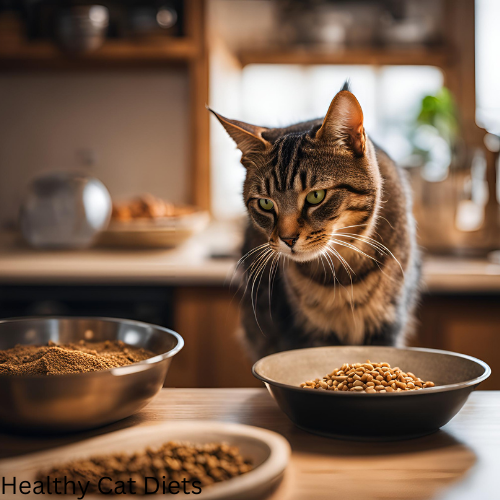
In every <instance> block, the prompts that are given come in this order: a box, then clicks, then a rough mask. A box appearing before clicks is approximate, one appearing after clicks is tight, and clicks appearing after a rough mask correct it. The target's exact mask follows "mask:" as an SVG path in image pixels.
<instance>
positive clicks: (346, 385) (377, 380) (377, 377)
mask: <svg viewBox="0 0 500 500" xmlns="http://www.w3.org/2000/svg"><path fill="white" fill-rule="evenodd" d="M434 385H435V384H434V382H424V381H423V380H422V379H421V378H419V377H417V376H416V375H414V374H413V373H411V372H408V373H405V372H404V371H402V370H401V369H400V368H399V367H395V368H391V365H390V364H389V363H372V362H371V361H370V360H367V361H366V362H365V363H354V364H349V363H344V364H343V365H342V366H341V367H340V368H335V370H333V371H332V373H330V374H328V375H325V376H324V377H323V378H322V379H319V378H317V379H314V380H309V381H307V382H304V383H302V384H300V387H303V388H304V389H324V390H329V391H353V392H366V393H371V394H375V393H384V392H402V391H419V390H421V389H426V388H427V387H434Z"/></svg>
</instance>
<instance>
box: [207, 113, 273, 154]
mask: <svg viewBox="0 0 500 500" xmlns="http://www.w3.org/2000/svg"><path fill="white" fill-rule="evenodd" d="M207 109H208V110H209V111H210V112H211V113H213V114H214V115H215V117H216V118H217V120H219V121H220V122H221V124H222V126H223V127H224V128H225V129H226V132H227V133H228V134H229V135H230V137H231V139H233V141H234V142H235V143H236V146H238V149H239V150H240V151H241V152H242V153H243V156H247V155H249V154H250V153H259V152H262V151H265V150H266V149H267V148H268V147H269V146H270V143H269V142H267V141H266V140H265V139H264V138H263V137H262V132H265V131H266V130H268V129H267V128H264V127H258V126H256V125H250V124H249V123H245V122H240V121H238V120H230V119H229V118H225V117H223V116H221V115H219V114H218V113H216V112H215V111H213V110H212V109H210V108H207Z"/></svg>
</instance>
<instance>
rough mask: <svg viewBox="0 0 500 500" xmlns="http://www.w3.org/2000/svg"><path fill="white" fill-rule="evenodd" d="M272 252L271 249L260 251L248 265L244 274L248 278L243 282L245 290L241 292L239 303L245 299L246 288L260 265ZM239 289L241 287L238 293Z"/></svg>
mask: <svg viewBox="0 0 500 500" xmlns="http://www.w3.org/2000/svg"><path fill="white" fill-rule="evenodd" d="M272 252H273V250H272V249H271V248H264V249H262V250H261V252H260V253H259V254H258V255H257V256H256V257H255V258H254V261H253V262H252V263H251V264H250V266H249V267H248V269H246V270H245V273H244V274H248V276H247V278H246V280H244V281H246V284H245V289H244V290H243V295H242V297H241V301H242V300H243V298H244V297H245V295H246V293H247V290H248V286H249V284H250V281H251V280H252V277H253V276H254V275H255V273H256V271H257V270H258V269H259V267H260V264H261V263H262V261H263V260H264V259H265V258H266V257H267V256H268V255H269V254H270V253H272ZM240 288H241V285H240V287H239V288H238V291H239V290H240ZM241 301H240V303H241Z"/></svg>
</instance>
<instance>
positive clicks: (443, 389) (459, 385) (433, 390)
mask: <svg viewBox="0 0 500 500" xmlns="http://www.w3.org/2000/svg"><path fill="white" fill-rule="evenodd" d="M343 347H349V348H352V347H370V348H372V349H379V348H384V349H387V348H389V349H395V350H399V351H417V352H429V353H437V354H445V355H447V356H454V357H458V358H464V359H468V360H469V361H473V362H474V363H477V364H478V365H480V366H482V367H483V368H484V373H483V374H482V375H480V376H479V377H476V378H474V379H470V380H465V381H464V382H459V383H456V384H447V385H437V386H435V387H426V388H425V389H422V390H420V391H402V392H386V393H381V394H380V393H377V394H378V397H394V396H421V395H425V394H431V393H437V392H447V391H455V390H458V389H464V388H466V387H470V386H476V385H478V384H480V383H481V382H483V381H484V380H486V379H487V378H488V377H489V376H490V375H491V368H490V367H489V365H488V364H487V363H485V362H484V361H482V360H480V359H478V358H474V357H473V356H469V355H467V354H461V353H458V352H452V351H444V350H442V349H429V348H425V347H391V346H321V347H307V348H305V349H293V350H288V351H281V352H277V353H274V354H269V355H268V356H265V357H263V358H261V359H259V360H258V361H256V362H255V363H254V365H253V366H252V374H253V376H254V377H255V378H257V379H259V380H261V381H262V382H264V383H265V384H269V385H272V386H275V387H280V388H282V389H287V390H293V391H301V392H303V393H304V394H317V395H320V394H321V395H325V396H326V397H330V396H333V397H368V398H369V397H371V396H372V394H368V393H366V392H363V393H358V392H354V391H304V389H303V388H302V387H298V386H297V387H296V386H294V385H289V384H283V383H281V382H278V381H276V380H273V379H269V378H267V377H264V376H263V375H260V374H259V373H258V372H257V370H258V366H257V365H258V364H259V363H260V362H261V361H263V360H264V359H267V358H270V357H273V356H276V357H278V356H279V355H281V354H283V353H285V352H293V351H309V350H311V349H325V348H330V349H338V348H343Z"/></svg>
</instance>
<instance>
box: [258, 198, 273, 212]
mask: <svg viewBox="0 0 500 500" xmlns="http://www.w3.org/2000/svg"><path fill="white" fill-rule="evenodd" d="M259 205H260V208H262V210H267V211H269V210H272V209H273V207H274V203H273V202H272V201H271V200H268V199H266V198H261V199H260V200H259Z"/></svg>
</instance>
